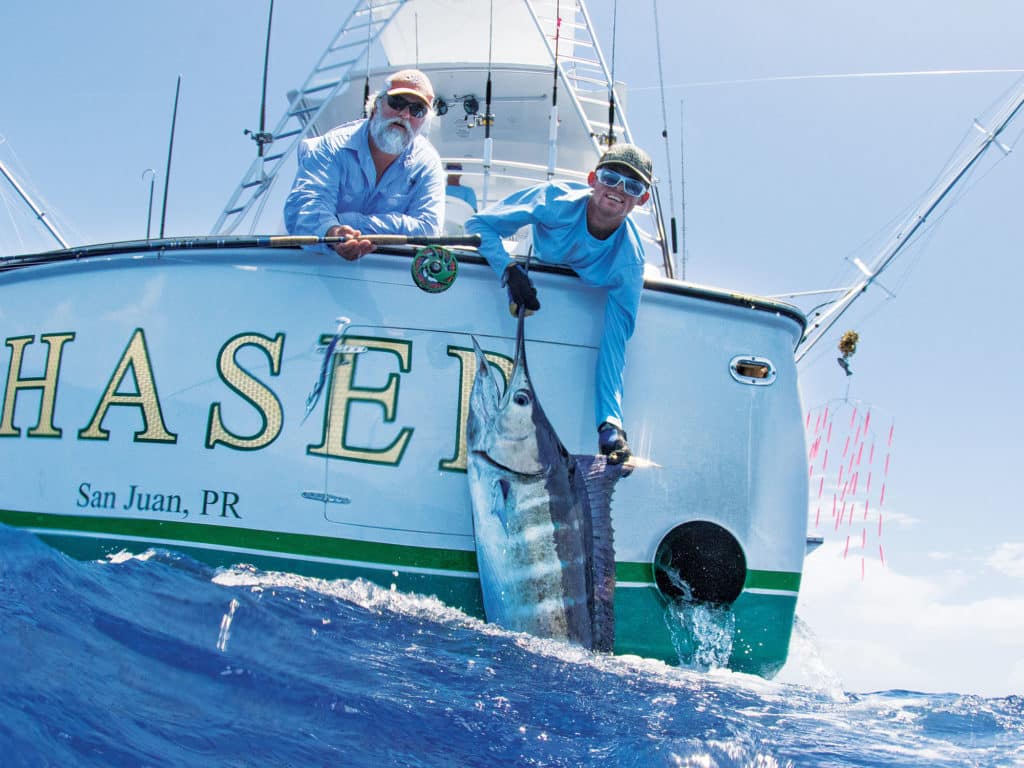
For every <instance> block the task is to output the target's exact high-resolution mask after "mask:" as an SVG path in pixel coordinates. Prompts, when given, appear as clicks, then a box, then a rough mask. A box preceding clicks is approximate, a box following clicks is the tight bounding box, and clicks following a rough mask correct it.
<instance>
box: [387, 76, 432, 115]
mask: <svg viewBox="0 0 1024 768" xmlns="http://www.w3.org/2000/svg"><path fill="white" fill-rule="evenodd" d="M398 95H406V96H415V97H416V98H418V99H419V100H420V101H422V102H423V103H424V104H426V105H427V106H428V107H430V106H433V104H434V86H432V85H431V84H430V78H429V77H427V76H426V75H425V74H423V73H422V72H420V71H419V70H418V69H403V70H400V71H398V72H395V74H393V75H392V76H391V77H389V78H388V96H398Z"/></svg>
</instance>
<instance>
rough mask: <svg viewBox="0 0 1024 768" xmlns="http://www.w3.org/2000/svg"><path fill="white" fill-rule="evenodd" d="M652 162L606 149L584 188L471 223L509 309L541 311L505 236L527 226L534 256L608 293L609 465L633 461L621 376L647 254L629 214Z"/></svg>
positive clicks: (601, 380)
mask: <svg viewBox="0 0 1024 768" xmlns="http://www.w3.org/2000/svg"><path fill="white" fill-rule="evenodd" d="M651 174H652V164H651V158H650V157H649V156H648V155H647V153H646V152H644V151H643V150H642V149H640V148H639V147H636V146H634V145H632V144H616V145H615V146H613V147H611V148H610V149H608V150H607V151H606V152H605V153H604V154H603V155H602V156H601V159H600V160H599V161H598V163H597V167H596V168H595V169H594V170H593V171H591V172H590V174H589V176H588V177H587V183H586V184H585V185H584V184H580V183H577V182H549V183H547V184H541V185H538V186H535V187H530V188H529V189H524V190H521V191H519V192H515V193H513V194H511V195H509V196H508V197H506V198H505V199H504V200H502V201H501V202H499V203H497V204H495V205H493V206H491V207H490V208H488V209H486V210H484V211H482V212H480V213H478V214H476V215H475V216H473V217H472V218H471V219H470V220H469V221H467V222H466V232H468V233H470V234H478V235H480V238H481V244H480V253H481V254H482V255H483V256H484V257H485V258H486V259H487V261H488V263H489V264H490V265H491V267H492V268H493V269H494V271H495V272H497V273H498V274H499V275H501V277H502V284H503V285H506V286H507V287H508V291H509V302H510V306H509V308H510V309H511V310H512V312H513V314H515V313H516V312H517V311H518V308H519V306H523V307H525V309H526V310H528V311H536V310H538V309H540V302H539V301H537V291H536V290H535V289H534V287H533V283H532V282H531V280H530V278H529V276H528V275H527V274H526V271H525V270H524V269H523V267H522V265H520V264H517V263H516V262H515V261H513V260H512V258H511V257H510V256H509V255H508V253H507V252H506V251H505V248H504V246H503V245H502V242H501V238H502V237H509V236H511V235H513V234H514V233H515V232H516V230H518V229H519V228H520V227H523V226H525V225H527V224H529V225H531V227H532V234H533V246H534V249H535V251H536V254H537V258H538V259H540V260H541V261H544V262H547V263H550V264H562V265H565V266H568V267H571V268H572V269H573V271H575V272H576V274H577V275H579V276H580V278H581V279H582V280H583V282H584V283H586V284H588V285H594V286H598V287H602V288H607V289H608V298H607V300H606V302H605V310H604V334H603V336H602V338H601V348H600V350H599V352H598V356H597V369H596V371H595V378H594V388H595V396H594V416H595V423H596V424H597V431H598V446H599V448H600V450H601V453H603V454H605V455H606V456H607V457H608V460H609V462H611V463H616V464H617V463H620V462H623V461H625V460H626V459H628V458H629V456H630V449H629V444H628V443H627V442H626V432H625V429H624V428H623V426H622V374H623V369H624V368H625V365H626V341H627V340H628V339H629V338H630V336H632V335H633V329H634V327H635V325H636V313H637V310H638V309H639V307H640V293H641V291H642V290H643V284H644V249H643V244H642V242H641V240H640V234H639V232H638V230H637V228H636V224H635V223H634V222H633V220H632V219H630V218H629V213H630V212H631V211H632V210H633V208H634V207H636V206H637V205H643V204H644V203H645V202H647V198H648V197H649V195H650V191H649V190H650V185H651V178H652V175H651Z"/></svg>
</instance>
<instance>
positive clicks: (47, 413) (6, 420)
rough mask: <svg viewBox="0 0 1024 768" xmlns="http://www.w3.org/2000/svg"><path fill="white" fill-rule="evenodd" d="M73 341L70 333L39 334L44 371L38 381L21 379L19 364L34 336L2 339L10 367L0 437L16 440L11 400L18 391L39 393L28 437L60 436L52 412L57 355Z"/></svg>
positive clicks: (58, 364)
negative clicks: (35, 417) (8, 350)
mask: <svg viewBox="0 0 1024 768" xmlns="http://www.w3.org/2000/svg"><path fill="white" fill-rule="evenodd" d="M73 338H75V334H73V333H51V334H43V335H42V336H40V337H39V340H40V341H45V342H46V346H47V347H48V349H47V350H46V372H45V373H44V374H43V378H41V379H27V378H22V377H21V363H22V359H23V356H24V352H25V346H26V345H28V344H31V343H32V341H33V340H34V339H35V337H34V336H18V337H16V338H11V339H7V340H6V342H5V343H6V344H7V346H8V347H10V348H11V367H10V368H9V369H8V370H7V389H6V391H5V393H4V410H3V416H2V417H0V437H18V436H19V435H20V434H21V430H20V429H18V428H17V427H15V426H14V401H15V400H16V399H17V396H18V391H19V390H22V389H39V390H42V392H41V394H40V396H39V420H38V421H37V422H36V425H35V426H34V427H32V428H30V429H29V431H28V433H27V434H28V436H29V437H60V435H61V431H60V430H59V429H57V428H56V427H55V426H54V425H53V411H54V407H55V405H56V402H57V376H58V374H59V373H60V360H61V354H62V353H63V351H64V345H65V344H66V343H67V342H69V341H71V339H73Z"/></svg>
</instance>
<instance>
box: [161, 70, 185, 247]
mask: <svg viewBox="0 0 1024 768" xmlns="http://www.w3.org/2000/svg"><path fill="white" fill-rule="evenodd" d="M180 95H181V75H178V85H177V86H176V87H175V89H174V111H173V112H172V113H171V140H170V142H168V144H167V170H166V171H164V204H163V208H162V209H161V212H160V238H161V239H163V236H164V224H165V223H166V222H167V189H168V188H169V187H170V185H171V157H172V156H173V155H174V128H175V126H176V125H177V123H178V96H180Z"/></svg>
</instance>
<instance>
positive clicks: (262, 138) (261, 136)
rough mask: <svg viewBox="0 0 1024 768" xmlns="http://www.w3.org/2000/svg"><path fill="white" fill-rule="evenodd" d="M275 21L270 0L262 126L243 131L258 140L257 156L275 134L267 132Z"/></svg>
mask: <svg viewBox="0 0 1024 768" xmlns="http://www.w3.org/2000/svg"><path fill="white" fill-rule="evenodd" d="M273 22H274V0H270V14H269V15H268V16H267V46H266V49H265V50H264V52H263V94H262V95H261V96H260V128H259V130H258V131H250V130H249V129H248V128H246V129H245V130H244V131H243V133H244V134H245V135H246V136H249V137H250V138H251V139H252V140H253V141H255V142H256V146H257V148H258V149H257V156H258V157H263V149H264V147H266V145H267V144H270V143H271V142H272V141H273V140H274V134H272V133H268V132H267V70H269V69H270V27H271V25H272V24H273Z"/></svg>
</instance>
